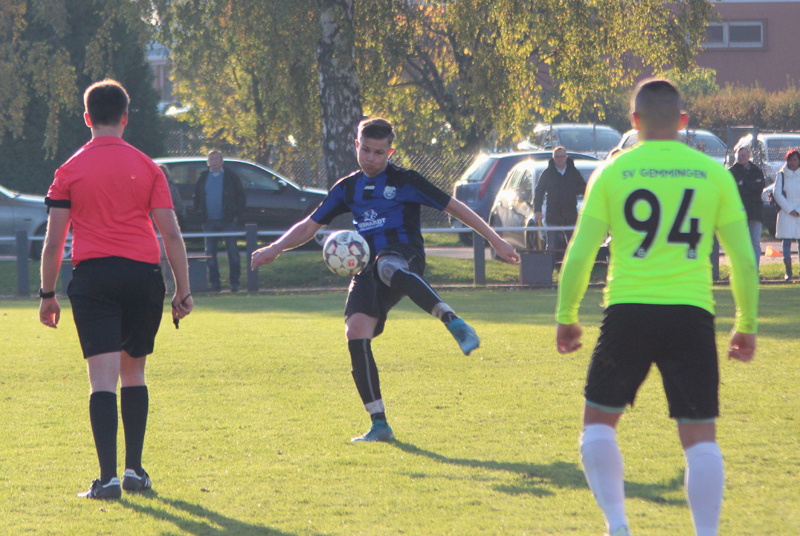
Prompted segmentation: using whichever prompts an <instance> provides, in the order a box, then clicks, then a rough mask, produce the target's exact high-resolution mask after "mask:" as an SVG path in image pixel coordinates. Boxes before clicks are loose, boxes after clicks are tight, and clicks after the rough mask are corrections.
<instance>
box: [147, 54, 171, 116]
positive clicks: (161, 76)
mask: <svg viewBox="0 0 800 536" xmlns="http://www.w3.org/2000/svg"><path fill="white" fill-rule="evenodd" d="M147 61H148V62H150V67H151V68H152V69H153V88H154V89H155V90H156V92H158V108H159V110H158V111H159V112H161V113H164V111H165V110H166V108H167V107H168V106H169V105H171V104H172V103H173V98H172V82H171V81H170V79H169V74H170V69H171V68H170V64H169V50H168V49H167V47H165V46H164V45H160V44H158V43H155V42H154V43H150V44H149V45H147Z"/></svg>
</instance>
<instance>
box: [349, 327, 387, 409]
mask: <svg viewBox="0 0 800 536" xmlns="http://www.w3.org/2000/svg"><path fill="white" fill-rule="evenodd" d="M347 347H348V349H349V350H350V362H351V364H352V366H353V370H352V371H351V372H352V374H353V379H354V380H355V382H356V389H358V394H359V395H360V396H361V401H362V402H363V403H364V405H367V404H369V403H370V402H375V401H376V400H380V399H381V382H380V380H379V379H378V366H377V365H376V364H375V358H373V357H372V344H371V341H370V340H369V339H355V340H352V341H347Z"/></svg>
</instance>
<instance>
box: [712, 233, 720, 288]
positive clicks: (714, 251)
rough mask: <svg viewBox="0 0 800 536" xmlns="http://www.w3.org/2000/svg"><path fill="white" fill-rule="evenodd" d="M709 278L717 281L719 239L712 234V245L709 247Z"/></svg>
mask: <svg viewBox="0 0 800 536" xmlns="http://www.w3.org/2000/svg"><path fill="white" fill-rule="evenodd" d="M711 279H712V280H713V281H719V241H718V240H717V235H714V245H713V246H712V248H711Z"/></svg>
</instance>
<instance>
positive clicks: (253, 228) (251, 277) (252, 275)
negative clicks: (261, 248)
mask: <svg viewBox="0 0 800 536" xmlns="http://www.w3.org/2000/svg"><path fill="white" fill-rule="evenodd" d="M245 234H246V243H247V257H246V258H245V263H246V264H247V292H258V270H253V269H251V268H250V258H251V257H252V256H253V252H254V251H255V250H256V249H258V226H257V225H256V224H255V223H248V224H247V225H245Z"/></svg>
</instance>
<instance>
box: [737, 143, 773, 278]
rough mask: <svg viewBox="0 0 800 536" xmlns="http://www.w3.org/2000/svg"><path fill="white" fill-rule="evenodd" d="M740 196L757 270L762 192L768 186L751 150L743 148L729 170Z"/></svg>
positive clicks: (759, 253) (759, 250) (759, 257)
mask: <svg viewBox="0 0 800 536" xmlns="http://www.w3.org/2000/svg"><path fill="white" fill-rule="evenodd" d="M729 170H730V172H731V174H732V175H733V178H734V179H735V180H736V185H737V186H738V187H739V195H740V196H742V203H743V204H744V211H745V212H746V213H747V226H748V228H749V229H750V242H752V244H753V251H755V253H756V268H758V266H759V261H760V260H761V192H762V191H763V190H764V187H765V186H766V181H765V180H764V172H763V171H761V168H760V167H758V166H757V165H755V164H754V163H753V162H751V161H750V149H749V148H747V147H741V148H739V150H738V151H736V163H735V164H733V165H732V166H731V167H730V168H729Z"/></svg>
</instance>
